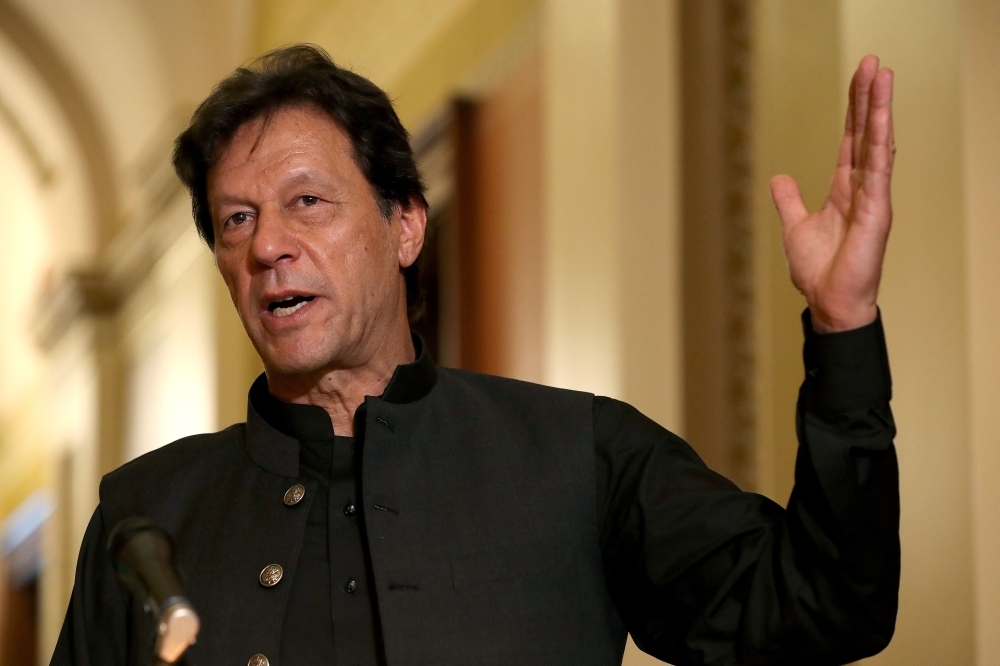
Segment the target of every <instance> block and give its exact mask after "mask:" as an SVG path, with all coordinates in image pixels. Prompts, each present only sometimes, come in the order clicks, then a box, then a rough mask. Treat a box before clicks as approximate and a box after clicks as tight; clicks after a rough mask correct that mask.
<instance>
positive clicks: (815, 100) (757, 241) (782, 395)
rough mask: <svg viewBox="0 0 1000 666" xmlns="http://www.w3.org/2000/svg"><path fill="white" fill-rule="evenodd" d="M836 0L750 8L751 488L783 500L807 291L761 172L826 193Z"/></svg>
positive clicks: (771, 0) (839, 115) (839, 110)
mask: <svg viewBox="0 0 1000 666" xmlns="http://www.w3.org/2000/svg"><path fill="white" fill-rule="evenodd" d="M837 5H838V3H837V0H815V1H813V2H808V3H803V2H799V1H798V0H761V1H760V2H758V3H757V6H756V15H755V17H754V23H755V26H754V34H755V40H754V46H753V49H754V56H753V57H754V68H753V78H754V81H753V86H754V95H753V107H754V108H753V116H754V120H753V123H754V130H753V149H752V150H753V155H754V157H753V184H754V186H753V211H754V212H753V215H754V222H753V235H754V241H753V242H754V304H753V308H754V319H755V326H754V340H755V350H756V354H755V359H754V362H755V368H754V371H755V382H756V407H757V409H756V413H755V416H756V444H757V456H756V458H757V460H756V462H757V490H758V491H759V492H762V493H764V494H766V495H768V496H769V497H771V498H772V499H774V500H775V501H776V502H778V503H779V504H782V505H784V504H785V503H786V502H787V501H788V497H789V494H790V493H791V489H792V483H793V480H794V479H793V470H794V464H795V453H796V451H797V447H798V444H797V440H796V437H795V402H796V398H797V392H798V388H799V384H801V383H802V377H803V370H802V360H801V358H802V355H801V348H802V328H801V325H800V323H799V315H800V313H801V312H802V310H803V308H804V307H805V300H804V299H803V298H802V296H801V295H800V294H799V293H798V292H797V291H796V290H795V288H794V287H793V286H792V283H791V280H790V279H789V275H788V266H787V264H786V262H785V254H784V249H783V247H782V243H781V225H780V222H779V221H778V217H777V214H776V213H775V210H774V204H773V203H772V202H771V196H770V193H769V189H768V181H769V180H770V179H771V177H772V176H774V175H775V174H779V173H787V174H791V175H792V176H794V177H795V178H796V180H797V181H798V183H799V186H800V187H801V188H802V193H803V195H804V197H805V199H806V203H807V205H808V206H809V207H810V208H812V209H815V208H818V207H819V206H820V204H822V202H823V199H824V198H825V197H826V191H827V188H828V187H829V183H830V178H831V176H832V175H833V166H834V164H835V163H836V151H837V147H838V146H839V143H840V141H839V137H840V133H841V132H842V131H843V122H844V121H843V114H844V110H845V108H846V107H845V105H846V97H845V93H844V92H843V91H842V90H841V85H840V69H839V67H838V63H839V57H838V56H839V44H838V41H837V37H838V24H837V16H838V6H837Z"/></svg>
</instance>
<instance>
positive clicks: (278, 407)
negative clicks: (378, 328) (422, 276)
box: [246, 333, 437, 477]
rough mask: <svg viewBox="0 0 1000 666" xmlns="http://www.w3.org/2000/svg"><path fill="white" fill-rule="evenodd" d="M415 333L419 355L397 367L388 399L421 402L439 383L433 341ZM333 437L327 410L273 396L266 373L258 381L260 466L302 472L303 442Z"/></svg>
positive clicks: (255, 442) (253, 400)
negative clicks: (430, 346)
mask: <svg viewBox="0 0 1000 666" xmlns="http://www.w3.org/2000/svg"><path fill="white" fill-rule="evenodd" d="M411 335H412V336H413V347H414V349H415V350H416V354H417V358H416V360H414V361H413V362H412V363H406V364H403V365H398V366H396V370H395V371H394V372H393V373H392V378H391V379H390V380H389V383H388V384H386V387H385V390H384V391H383V392H382V395H381V396H379V398H380V399H382V400H384V401H385V402H388V403H392V404H405V403H411V402H416V401H418V400H420V399H421V398H423V397H425V396H426V395H427V394H428V393H430V392H431V389H433V388H434V385H435V384H436V383H437V367H436V366H435V365H434V359H433V358H432V357H431V355H430V352H428V351H427V345H426V344H425V343H424V341H423V338H421V337H420V335H418V334H415V333H414V334H411ZM363 404H364V403H362V405H363ZM333 436H334V433H333V423H332V421H331V420H330V415H329V414H328V413H327V412H326V410H325V409H323V408H322V407H317V406H316V405H299V404H293V403H288V402H284V401H282V400H278V399H277V398H275V397H274V396H273V395H271V392H270V390H269V389H268V386H267V375H265V374H264V373H261V375H260V376H259V377H257V379H256V381H254V383H253V386H252V387H251V388H250V393H249V396H248V399H247V436H246V448H247V453H248V454H249V455H250V458H251V459H252V460H253V461H254V462H255V463H257V464H258V465H259V466H261V467H263V468H264V469H266V470H268V471H271V472H274V473H276V474H280V475H282V476H290V477H297V476H298V475H299V442H300V441H325V440H331V439H333Z"/></svg>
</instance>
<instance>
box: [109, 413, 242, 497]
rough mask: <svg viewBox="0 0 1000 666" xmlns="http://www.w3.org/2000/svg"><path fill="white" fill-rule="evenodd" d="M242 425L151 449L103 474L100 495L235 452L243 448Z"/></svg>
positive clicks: (191, 467)
mask: <svg viewBox="0 0 1000 666" xmlns="http://www.w3.org/2000/svg"><path fill="white" fill-rule="evenodd" d="M245 428H246V424H245V423H236V424H234V425H231V426H229V427H228V428H226V429H224V430H220V431H219V432H213V433H201V434H198V435H191V436H189V437H183V438H181V439H178V440H176V441H174V442H171V443H169V444H165V445H164V446H161V447H160V448H158V449H153V450H152V451H150V452H149V453H145V454H143V455H141V456H139V457H138V458H135V459H134V460H130V461H129V462H127V463H125V464H124V465H122V466H121V467H119V468H117V469H115V470H113V471H111V472H108V473H107V474H105V475H104V478H103V479H102V480H101V496H102V498H103V496H104V495H105V492H106V491H107V490H109V489H112V488H115V487H121V486H126V487H134V486H136V485H137V484H143V483H146V482H150V481H153V480H154V479H155V480H156V481H157V482H162V481H163V480H165V479H168V478H169V477H172V476H175V475H177V474H186V473H188V472H190V471H191V470H192V469H194V468H200V467H205V466H208V465H211V464H212V463H214V462H217V461H219V459H220V458H226V457H230V456H232V455H233V454H237V453H239V452H241V451H243V437H244V431H245Z"/></svg>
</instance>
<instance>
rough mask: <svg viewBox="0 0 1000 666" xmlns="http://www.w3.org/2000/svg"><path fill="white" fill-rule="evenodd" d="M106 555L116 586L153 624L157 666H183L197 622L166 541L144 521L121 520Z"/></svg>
mask: <svg viewBox="0 0 1000 666" xmlns="http://www.w3.org/2000/svg"><path fill="white" fill-rule="evenodd" d="M108 553H110V555H111V559H112V561H113V562H114V565H115V571H116V572H117V574H118V577H119V578H120V579H121V581H122V582H123V583H124V584H125V585H126V586H128V587H129V588H130V589H131V590H132V591H133V592H134V593H135V594H136V595H137V596H138V597H139V598H140V599H142V600H143V605H144V606H145V608H146V609H147V610H149V611H150V612H151V613H152V614H153V618H154V619H155V620H156V643H155V646H154V648H153V650H154V655H153V657H154V660H155V665H156V666H166V665H168V664H178V663H183V662H182V661H181V660H182V657H183V655H184V652H185V651H186V650H187V649H188V647H190V646H191V645H192V644H193V643H194V642H195V640H196V639H197V637H198V630H199V628H200V622H199V620H198V614H197V612H195V609H194V607H193V606H192V605H191V602H189V601H188V600H187V598H186V597H185V596H184V588H183V587H182V586H181V582H180V578H179V577H178V575H177V572H176V570H175V569H174V565H173V547H172V545H171V540H170V535H168V534H167V532H166V531H165V530H164V529H163V528H162V527H160V526H159V525H157V524H156V523H154V522H153V521H152V520H149V519H148V518H140V517H132V518H126V519H124V520H122V521H121V522H119V523H118V524H117V525H115V527H114V529H112V530H111V535H110V536H109V537H108Z"/></svg>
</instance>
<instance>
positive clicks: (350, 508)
mask: <svg viewBox="0 0 1000 666" xmlns="http://www.w3.org/2000/svg"><path fill="white" fill-rule="evenodd" d="M357 512H358V507H356V506H354V502H348V503H347V504H346V505H345V506H344V515H345V516H353V515H354V514H356V513H357Z"/></svg>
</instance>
